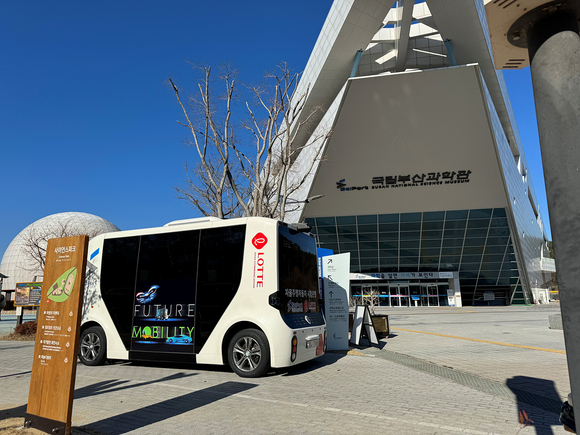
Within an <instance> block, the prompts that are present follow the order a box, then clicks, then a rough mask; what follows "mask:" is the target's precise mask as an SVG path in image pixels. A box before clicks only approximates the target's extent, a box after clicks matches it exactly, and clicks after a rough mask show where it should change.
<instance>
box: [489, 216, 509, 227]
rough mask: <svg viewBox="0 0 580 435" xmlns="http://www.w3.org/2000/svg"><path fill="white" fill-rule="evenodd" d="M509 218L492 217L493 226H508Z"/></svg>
mask: <svg viewBox="0 0 580 435" xmlns="http://www.w3.org/2000/svg"><path fill="white" fill-rule="evenodd" d="M508 226H509V225H508V220H507V219H505V218H503V219H501V218H500V219H492V220H491V227H492V228H503V227H506V228H507V227H508Z"/></svg>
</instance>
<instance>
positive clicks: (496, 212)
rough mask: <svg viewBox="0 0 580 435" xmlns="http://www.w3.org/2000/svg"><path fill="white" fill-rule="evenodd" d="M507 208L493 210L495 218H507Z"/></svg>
mask: <svg viewBox="0 0 580 435" xmlns="http://www.w3.org/2000/svg"><path fill="white" fill-rule="evenodd" d="M505 216H506V214H505V208H496V209H494V210H493V217H505Z"/></svg>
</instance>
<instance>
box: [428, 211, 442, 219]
mask: <svg viewBox="0 0 580 435" xmlns="http://www.w3.org/2000/svg"><path fill="white" fill-rule="evenodd" d="M443 219H445V212H444V211H428V212H425V213H423V221H442V220H443Z"/></svg>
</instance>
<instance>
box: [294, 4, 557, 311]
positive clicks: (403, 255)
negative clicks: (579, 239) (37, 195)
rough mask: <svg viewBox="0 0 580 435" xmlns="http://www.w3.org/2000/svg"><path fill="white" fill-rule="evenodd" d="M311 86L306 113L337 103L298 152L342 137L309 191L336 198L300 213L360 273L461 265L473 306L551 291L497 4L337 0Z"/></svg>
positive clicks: (301, 89) (308, 74)
mask: <svg viewBox="0 0 580 435" xmlns="http://www.w3.org/2000/svg"><path fill="white" fill-rule="evenodd" d="M487 1H491V0H487ZM297 92H298V93H299V94H304V93H306V92H308V96H307V100H306V101H307V102H306V110H305V111H304V114H305V116H306V114H308V115H310V116H311V114H312V113H313V112H314V111H315V109H318V108H322V109H323V110H321V111H317V117H316V118H312V119H311V123H312V124H311V125H310V126H309V127H310V128H309V129H304V130H303V131H300V132H298V133H299V134H298V136H297V138H298V141H297V142H298V146H301V145H307V144H308V143H309V140H310V137H312V136H317V135H319V132H320V131H321V130H322V131H323V130H325V129H332V135H331V137H330V139H328V141H327V142H326V144H325V145H324V147H325V148H324V150H323V153H322V155H323V158H322V160H321V163H319V164H318V166H316V169H315V171H314V172H313V173H311V174H309V177H310V178H309V183H307V185H306V186H304V188H303V189H302V190H301V191H300V193H299V196H300V197H303V198H307V197H310V196H313V195H324V197H323V198H322V199H320V200H318V201H315V202H312V203H308V204H304V205H303V207H302V209H301V210H298V211H296V212H293V213H290V214H288V215H287V220H289V221H294V222H297V221H301V220H306V222H307V223H309V224H311V225H312V226H313V227H314V232H315V233H316V235H317V237H318V238H319V244H320V246H321V247H326V248H330V249H333V250H334V251H335V252H340V253H342V252H350V253H351V274H352V276H351V279H354V281H355V282H356V280H357V279H359V278H360V279H363V280H364V279H371V280H374V279H375V278H377V279H376V280H375V281H376V282H375V284H377V285H383V286H384V285H387V284H388V279H386V278H385V273H391V274H394V275H393V276H395V275H396V276H397V277H398V278H400V277H401V276H402V275H397V274H407V273H415V272H416V273H425V272H427V273H433V274H435V275H433V276H434V277H435V278H434V279H435V280H437V279H438V278H437V277H439V275H437V274H442V275H441V276H440V277H443V276H447V274H450V273H451V274H453V276H454V278H453V280H456V282H455V281H453V282H452V280H451V279H450V280H449V286H450V287H449V288H454V289H455V291H456V292H459V293H461V290H460V289H459V288H460V287H461V288H463V289H464V290H465V299H464V300H467V301H468V304H471V303H477V301H480V300H483V296H484V293H485V292H488V293H489V292H495V295H496V296H497V298H498V300H499V299H502V298H504V299H505V300H507V301H508V303H516V302H519V303H530V301H533V299H534V298H536V297H539V296H538V295H539V293H538V292H539V291H540V290H541V283H543V282H545V281H546V280H545V277H544V276H543V275H542V273H543V272H542V270H543V268H542V265H541V263H542V259H543V258H544V256H546V252H547V250H546V248H545V246H544V245H545V238H544V235H543V229H542V220H541V216H540V214H539V209H538V206H537V204H538V201H537V199H536V196H535V191H534V187H533V184H532V180H531V178H530V176H529V171H528V167H527V162H526V159H525V155H524V152H523V147H522V144H521V139H520V136H519V132H518V129H517V125H516V122H515V117H514V114H513V110H512V107H511V103H510V100H509V96H508V93H507V88H506V84H505V80H504V77H503V73H502V71H500V70H496V69H495V65H494V59H493V55H492V49H491V44H490V36H489V31H488V27H487V20H486V16H485V5H484V0H461V1H457V0H423V1H422V0H400V1H396V2H393V1H392V0H336V1H335V2H334V3H333V5H332V7H331V9H330V12H329V14H328V17H327V19H326V21H325V23H324V25H323V27H322V30H321V32H320V35H319V37H318V40H317V42H316V44H315V46H314V48H313V50H312V54H311V55H310V58H309V60H308V63H307V66H306V68H305V71H304V73H303V76H302V78H301V81H300V83H299V85H298V91H297ZM317 130H318V132H317ZM309 132H314V134H312V135H311V133H309ZM310 148H311V147H308V146H306V147H305V148H304V151H303V152H302V153H301V155H300V156H299V157H298V159H297V161H296V167H297V168H306V167H310V166H309V165H307V164H306V162H307V161H308V160H309V159H310V160H311V159H312V158H313V157H312V156H314V155H317V154H318V153H317V152H315V151H313V150H311V149H310ZM297 173H298V174H299V175H298V176H300V177H301V176H304V175H306V174H301V173H300V170H298V171H297ZM444 179H445V180H444ZM409 180H411V181H409ZM395 187H396V188H397V189H394V188H395ZM296 199H300V198H298V197H297V198H296ZM462 225H463V226H462ZM486 225H487V227H486ZM395 227H396V228H395ZM452 227H453V228H454V229H453V230H451V228H452ZM460 227H461V228H464V230H461V229H460ZM462 231H463V232H462ZM383 232H384V233H385V234H383ZM447 239H449V240H447ZM500 257H501V258H500ZM356 277H359V278H356ZM361 277H362V278H361ZM443 281H445V279H443ZM385 282H387V284H385ZM434 285H436V286H439V287H440V289H441V288H443V287H441V286H444V285H447V284H441V281H439V282H436V283H435V284H434ZM504 293H505V295H507V296H505V297H504V296H501V295H503V294H504ZM536 293H538V294H536ZM444 294H446V293H444ZM542 295H544V296H545V297H544V300H547V297H548V296H546V295H547V293H542ZM397 297H399V298H400V295H399V296H397ZM486 297H487V298H488V299H487V300H486V302H488V301H489V300H491V299H490V296H489V294H487V296H486ZM401 301H402V300H401ZM437 303H439V302H437Z"/></svg>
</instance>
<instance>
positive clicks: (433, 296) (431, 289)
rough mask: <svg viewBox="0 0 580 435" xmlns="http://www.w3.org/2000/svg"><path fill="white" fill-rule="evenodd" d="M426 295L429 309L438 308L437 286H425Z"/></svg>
mask: <svg viewBox="0 0 580 435" xmlns="http://www.w3.org/2000/svg"><path fill="white" fill-rule="evenodd" d="M427 293H428V295H429V306H430V307H438V306H439V297H438V289H437V286H436V285H429V286H427Z"/></svg>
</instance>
